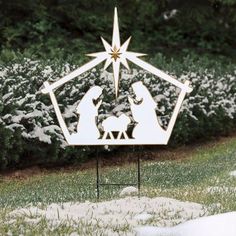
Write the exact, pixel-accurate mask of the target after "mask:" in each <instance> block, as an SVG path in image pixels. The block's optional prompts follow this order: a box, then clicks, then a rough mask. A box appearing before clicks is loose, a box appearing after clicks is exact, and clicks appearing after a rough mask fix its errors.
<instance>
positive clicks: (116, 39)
mask: <svg viewBox="0 0 236 236" xmlns="http://www.w3.org/2000/svg"><path fill="white" fill-rule="evenodd" d="M101 39H102V43H103V46H104V48H105V51H104V52H97V53H91V54H88V56H91V57H96V58H106V62H105V65H104V70H106V69H107V68H108V66H110V64H111V63H112V67H113V77H114V85H115V94H116V98H117V97H118V92H119V79H120V77H119V74H120V64H122V65H123V66H124V67H125V68H127V69H128V70H129V65H128V62H127V59H128V58H129V57H131V56H132V57H134V58H135V57H139V56H144V55H146V54H142V53H134V52H128V51H127V48H128V46H129V42H130V39H131V37H129V38H128V39H127V40H126V41H125V42H124V44H123V45H120V31H119V22H118V14H117V8H115V12H114V25H113V34H112V44H111V45H110V44H109V43H108V42H107V41H106V40H105V39H104V38H102V37H101Z"/></svg>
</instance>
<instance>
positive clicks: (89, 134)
mask: <svg viewBox="0 0 236 236" xmlns="http://www.w3.org/2000/svg"><path fill="white" fill-rule="evenodd" d="M101 94H102V88H101V87H99V86H94V87H92V88H90V89H89V90H88V91H87V93H86V94H85V95H84V96H83V98H82V99H81V101H80V103H79V105H78V106H77V109H76V112H77V114H79V121H78V125H77V134H76V136H77V137H78V136H79V137H81V138H83V139H92V140H93V139H98V138H99V137H100V132H99V130H98V127H97V121H96V119H97V116H98V109H99V107H100V105H101V103H102V100H100V101H98V102H97V103H96V101H97V100H98V99H99V97H100V96H101Z"/></svg>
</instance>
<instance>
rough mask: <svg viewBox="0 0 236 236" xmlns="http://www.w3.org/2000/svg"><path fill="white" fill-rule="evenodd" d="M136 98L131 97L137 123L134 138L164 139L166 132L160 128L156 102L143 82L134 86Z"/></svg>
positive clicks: (132, 110) (130, 101)
mask: <svg viewBox="0 0 236 236" xmlns="http://www.w3.org/2000/svg"><path fill="white" fill-rule="evenodd" d="M132 89H133V91H134V93H135V96H136V98H135V99H133V98H131V97H129V98H128V99H129V103H130V108H131V112H132V116H133V118H134V120H135V122H137V124H136V126H135V127H134V129H133V133H132V136H133V138H135V139H139V140H144V141H146V140H150V139H153V138H155V139H156V138H157V137H162V136H163V135H164V134H165V132H166V131H165V130H164V129H163V128H162V127H161V126H160V124H159V122H158V120H157V115H156V106H157V104H156V102H155V101H154V99H153V98H152V96H151V94H150V92H149V91H148V89H147V87H146V86H145V85H143V83H142V82H141V81H139V82H135V83H133V84H132Z"/></svg>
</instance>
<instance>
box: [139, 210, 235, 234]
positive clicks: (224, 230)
mask: <svg viewBox="0 0 236 236" xmlns="http://www.w3.org/2000/svg"><path fill="white" fill-rule="evenodd" d="M136 231H137V233H138V236H223V235H226V236H235V235H236V212H229V213H225V214H219V215H214V216H207V217H202V218H199V219H195V220H190V221H187V222H185V223H182V224H179V225H177V226H174V227H166V228H159V227H153V226H146V227H145V226H144V227H140V228H137V229H136Z"/></svg>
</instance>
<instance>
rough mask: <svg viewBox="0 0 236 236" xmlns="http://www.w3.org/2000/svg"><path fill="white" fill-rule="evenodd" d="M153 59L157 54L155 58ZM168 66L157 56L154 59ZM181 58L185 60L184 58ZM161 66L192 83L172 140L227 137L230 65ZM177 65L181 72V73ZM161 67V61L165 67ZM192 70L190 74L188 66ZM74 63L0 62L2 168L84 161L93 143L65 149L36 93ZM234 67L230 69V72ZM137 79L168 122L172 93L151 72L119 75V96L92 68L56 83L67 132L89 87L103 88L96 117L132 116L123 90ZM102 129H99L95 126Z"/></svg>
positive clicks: (232, 82)
mask: <svg viewBox="0 0 236 236" xmlns="http://www.w3.org/2000/svg"><path fill="white" fill-rule="evenodd" d="M156 60H157V59H156ZM158 60H159V61H162V63H163V64H164V63H166V62H165V59H163V58H162V57H161V56H160V58H159V59H158ZM183 60H184V61H185V62H186V63H187V61H188V58H185V59H183ZM174 64H175V63H174V62H172V63H169V64H166V68H168V70H169V72H168V73H169V74H172V75H173V76H174V75H176V76H177V78H178V79H179V80H181V81H185V80H186V79H188V80H190V81H191V86H192V87H193V92H192V93H191V94H190V95H188V96H187V98H186V99H185V101H184V103H183V106H182V108H181V112H180V115H179V117H178V119H177V122H176V126H175V128H174V132H173V135H172V137H171V140H170V144H184V143H188V142H193V141H196V140H197V139H199V138H201V139H206V138H208V137H210V136H216V135H221V134H227V133H229V132H230V131H232V129H235V128H236V122H235V120H236V97H235V94H236V79H235V77H236V70H235V68H234V67H233V66H231V67H230V66H228V67H226V66H225V71H223V70H220V69H216V70H215V69H204V67H202V66H199V67H198V66H197V65H194V63H192V62H189V65H188V66H187V65H186V64H184V65H181V63H180V62H176V64H177V66H176V68H175V67H174V66H173V65H174ZM181 66H182V68H183V69H182V71H181ZM162 67H163V65H162ZM188 67H189V68H190V69H191V71H190V72H188V71H187V70H186V68H188ZM75 68H77V66H76V65H70V64H63V63H58V62H54V63H53V62H51V61H47V62H40V61H32V60H30V59H24V60H21V62H20V63H9V64H7V65H4V66H2V68H1V70H0V71H1V75H0V96H1V100H0V112H1V113H0V114H1V115H0V136H1V140H0V150H1V153H0V166H1V168H6V167H10V166H26V165H32V164H44V165H45V164H48V165H49V164H53V163H67V162H72V161H81V160H83V159H84V158H87V157H88V156H89V154H91V153H92V152H94V150H95V149H94V148H88V147H66V143H65V140H64V137H63V135H62V132H61V130H60V127H59V126H58V122H57V119H56V117H55V113H54V110H53V106H52V104H51V101H50V99H49V96H48V95H43V94H42V93H41V91H40V90H41V89H42V85H43V82H44V81H46V80H49V81H54V80H57V79H58V78H61V77H62V76H63V75H66V74H68V73H69V72H70V71H72V70H74V69H75ZM230 68H231V69H230ZM137 80H142V81H143V82H144V84H145V85H146V86H147V87H148V88H149V90H150V91H151V94H152V96H153V97H154V98H155V100H156V101H157V103H158V109H157V114H158V116H159V117H160V123H161V125H162V126H163V127H166V125H167V123H168V121H169V119H170V116H171V112H172V110H173V107H174V104H175V101H176V99H177V92H176V88H175V87H174V86H169V84H168V83H166V82H163V81H161V80H159V79H157V78H156V77H154V76H152V75H150V74H149V73H146V72H144V71H142V70H141V71H139V70H136V69H134V70H132V71H130V72H129V71H126V70H123V71H122V72H121V80H120V93H119V94H120V96H119V98H118V99H117V100H115V97H114V86H113V77H112V74H111V73H110V72H107V71H103V72H102V71H100V70H98V69H93V70H91V71H90V73H85V74H83V75H82V76H80V77H79V78H76V79H74V80H73V81H70V82H68V83H67V84H65V85H64V86H62V87H61V88H59V89H58V90H57V91H56V92H55V94H56V97H57V99H58V103H59V106H60V108H61V111H62V114H63V116H64V118H65V121H66V123H67V125H68V129H69V130H70V132H74V131H75V130H76V125H77V122H78V117H77V114H76V113H75V110H76V107H77V105H78V102H79V101H80V99H81V98H82V96H83V95H84V93H85V92H86V91H87V90H88V89H89V88H90V87H91V86H93V85H99V86H102V87H103V89H104V90H103V103H102V106H101V108H100V110H99V117H98V118H99V121H102V120H103V119H104V118H106V117H107V115H108V114H111V113H112V114H114V115H119V114H120V113H122V112H126V113H127V114H128V115H129V116H130V117H131V113H130V110H129V103H128V100H127V95H128V94H130V93H132V91H131V89H130V87H131V86H130V85H131V83H133V82H134V81H137ZM100 128H101V127H100Z"/></svg>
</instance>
